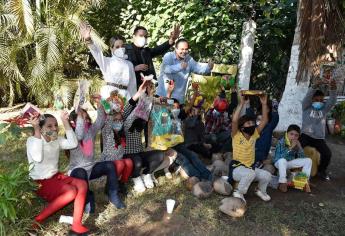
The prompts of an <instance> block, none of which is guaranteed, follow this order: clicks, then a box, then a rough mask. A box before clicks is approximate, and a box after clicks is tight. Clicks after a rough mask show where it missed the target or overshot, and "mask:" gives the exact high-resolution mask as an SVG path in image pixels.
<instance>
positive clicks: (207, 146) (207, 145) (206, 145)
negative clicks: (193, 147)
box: [203, 143, 212, 149]
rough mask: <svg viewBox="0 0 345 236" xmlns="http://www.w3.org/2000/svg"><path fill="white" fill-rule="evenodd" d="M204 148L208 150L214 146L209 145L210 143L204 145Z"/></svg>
mask: <svg viewBox="0 0 345 236" xmlns="http://www.w3.org/2000/svg"><path fill="white" fill-rule="evenodd" d="M203 145H204V147H205V148H207V149H211V148H212V145H211V144H209V143H203Z"/></svg>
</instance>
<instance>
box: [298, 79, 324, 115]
mask: <svg viewBox="0 0 345 236" xmlns="http://www.w3.org/2000/svg"><path fill="white" fill-rule="evenodd" d="M321 84H322V81H321V80H317V81H316V82H315V84H313V85H312V86H311V87H310V88H309V89H308V92H307V94H306V95H305V97H304V98H303V100H302V110H303V111H304V110H306V109H308V108H309V107H311V104H312V103H313V95H314V93H315V91H316V90H317V88H318V87H319V86H320V85H321Z"/></svg>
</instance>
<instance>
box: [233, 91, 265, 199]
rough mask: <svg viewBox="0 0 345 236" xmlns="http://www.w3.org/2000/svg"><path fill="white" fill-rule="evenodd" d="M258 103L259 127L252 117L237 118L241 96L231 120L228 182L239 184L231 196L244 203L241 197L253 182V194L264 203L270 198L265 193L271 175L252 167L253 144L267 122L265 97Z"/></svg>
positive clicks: (240, 105) (241, 101)
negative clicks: (230, 157)
mask: <svg viewBox="0 0 345 236" xmlns="http://www.w3.org/2000/svg"><path fill="white" fill-rule="evenodd" d="M260 101H261V105H262V115H263V117H262V120H261V123H260V124H259V126H256V125H255V118H253V117H248V116H246V115H244V116H242V117H241V118H239V117H240V113H241V110H242V109H243V107H244V105H245V103H246V100H245V97H244V95H243V94H242V95H241V100H240V104H239V105H238V107H237V108H236V110H235V112H234V115H233V119H232V131H231V136H232V146H233V160H232V161H231V163H230V167H229V168H230V169H229V182H231V181H232V180H235V181H238V182H239V183H238V187H237V189H236V190H235V191H234V193H233V196H234V197H238V198H241V199H242V200H244V201H245V199H244V196H243V195H244V194H246V193H247V191H248V188H249V186H250V185H251V183H252V182H253V181H255V180H257V181H258V182H259V183H258V188H257V190H256V191H255V194H256V195H257V196H258V197H260V198H261V199H262V200H264V201H269V200H271V197H270V196H269V195H268V194H267V193H266V189H267V185H268V183H269V182H270V180H271V174H270V173H269V172H268V171H265V170H262V169H259V168H255V167H254V163H255V142H256V140H257V139H258V138H259V137H260V133H261V131H262V130H263V129H264V127H265V126H266V124H267V121H268V108H267V95H264V96H261V97H260Z"/></svg>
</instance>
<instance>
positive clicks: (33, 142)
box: [26, 114, 43, 162]
mask: <svg viewBox="0 0 345 236" xmlns="http://www.w3.org/2000/svg"><path fill="white" fill-rule="evenodd" d="M39 122H40V120H39V116H38V114H36V115H35V116H31V115H30V124H31V125H32V127H33V128H34V135H33V136H32V137H30V138H29V139H28V140H27V143H26V148H27V155H28V157H30V158H31V159H32V160H33V161H35V162H41V161H42V160H43V140H42V138H41V128H40V126H39Z"/></svg>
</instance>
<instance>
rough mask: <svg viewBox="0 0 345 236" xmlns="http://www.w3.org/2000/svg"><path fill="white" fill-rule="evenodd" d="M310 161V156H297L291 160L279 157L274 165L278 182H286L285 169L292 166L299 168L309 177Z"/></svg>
mask: <svg viewBox="0 0 345 236" xmlns="http://www.w3.org/2000/svg"><path fill="white" fill-rule="evenodd" d="M311 165H312V161H311V159H310V158H297V159H294V160H292V161H287V160H286V159H284V158H280V159H279V160H278V161H277V162H276V163H274V166H275V167H276V168H277V169H278V171H279V183H286V182H287V179H286V171H287V170H289V169H293V168H301V167H302V172H304V173H305V174H306V175H307V176H308V178H309V177H310V172H311Z"/></svg>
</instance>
